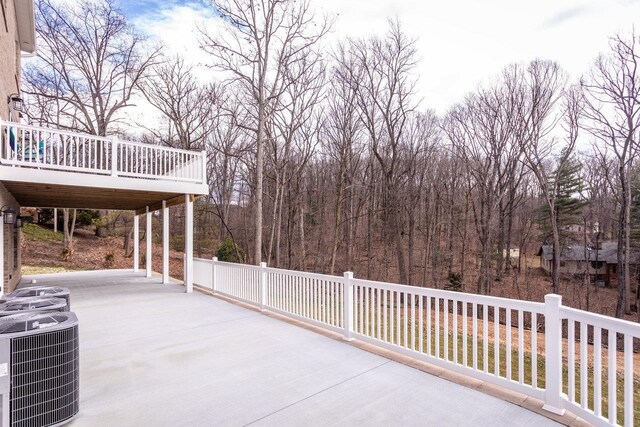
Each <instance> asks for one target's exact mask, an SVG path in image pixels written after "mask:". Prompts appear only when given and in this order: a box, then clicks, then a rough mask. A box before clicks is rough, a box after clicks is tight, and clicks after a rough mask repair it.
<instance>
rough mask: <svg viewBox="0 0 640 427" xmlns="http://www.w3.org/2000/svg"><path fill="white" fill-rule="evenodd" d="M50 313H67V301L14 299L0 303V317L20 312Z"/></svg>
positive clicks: (55, 299) (30, 298)
mask: <svg viewBox="0 0 640 427" xmlns="http://www.w3.org/2000/svg"><path fill="white" fill-rule="evenodd" d="M25 311H29V312H34V311H39V312H44V311H46V312H52V311H58V312H61V311H69V309H68V308H67V301H65V300H64V299H63V298H43V297H29V298H14V299H10V300H8V301H5V302H3V303H0V317H4V316H11V315H12V314H18V313H20V312H25Z"/></svg>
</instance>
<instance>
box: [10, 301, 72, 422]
mask: <svg viewBox="0 0 640 427" xmlns="http://www.w3.org/2000/svg"><path fill="white" fill-rule="evenodd" d="M79 356H80V351H79V347H78V318H77V317H76V315H75V314H74V313H72V312H59V313H38V312H35V313H34V312H31V313H28V312H27V313H21V314H15V315H12V316H7V317H2V318H0V394H2V406H1V409H2V426H9V425H11V426H55V425H60V424H63V423H66V422H67V421H69V420H71V419H72V418H73V417H74V416H75V415H76V414H77V413H78V410H79V397H80V396H79V376H80V374H79V369H80V362H79Z"/></svg>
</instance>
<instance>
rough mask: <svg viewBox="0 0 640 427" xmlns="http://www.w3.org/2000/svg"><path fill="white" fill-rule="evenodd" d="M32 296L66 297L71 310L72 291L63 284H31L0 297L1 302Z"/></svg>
mask: <svg viewBox="0 0 640 427" xmlns="http://www.w3.org/2000/svg"><path fill="white" fill-rule="evenodd" d="M31 297H46V298H64V300H65V301H66V302H67V311H69V310H71V298H70V291H69V289H68V288H63V287H62V286H29V287H26V288H20V289H16V290H15V291H13V292H11V293H10V294H7V295H5V296H4V297H3V298H2V299H0V302H5V301H9V300H12V299H16V298H31Z"/></svg>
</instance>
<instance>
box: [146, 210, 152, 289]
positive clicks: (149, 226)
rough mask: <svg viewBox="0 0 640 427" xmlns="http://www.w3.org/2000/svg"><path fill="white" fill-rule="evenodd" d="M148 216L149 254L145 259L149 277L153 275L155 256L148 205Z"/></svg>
mask: <svg viewBox="0 0 640 427" xmlns="http://www.w3.org/2000/svg"><path fill="white" fill-rule="evenodd" d="M146 212H147V214H146V216H147V223H146V226H147V232H146V233H145V234H146V237H147V239H146V240H147V248H146V249H147V254H146V256H145V261H146V264H147V265H146V269H147V277H151V269H152V265H151V259H152V258H153V252H152V249H153V246H152V244H153V243H152V241H151V212H150V211H149V206H147V207H146Z"/></svg>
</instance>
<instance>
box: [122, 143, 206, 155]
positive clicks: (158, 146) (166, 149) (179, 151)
mask: <svg viewBox="0 0 640 427" xmlns="http://www.w3.org/2000/svg"><path fill="white" fill-rule="evenodd" d="M118 144H120V145H135V146H137V147H145V148H153V149H157V150H162V151H171V152H174V153H184V154H189V155H192V156H198V157H199V156H201V155H202V151H200V150H185V149H183V148H174V147H164V146H162V145H155V144H146V143H144V142H137V141H130V140H126V139H118Z"/></svg>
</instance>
